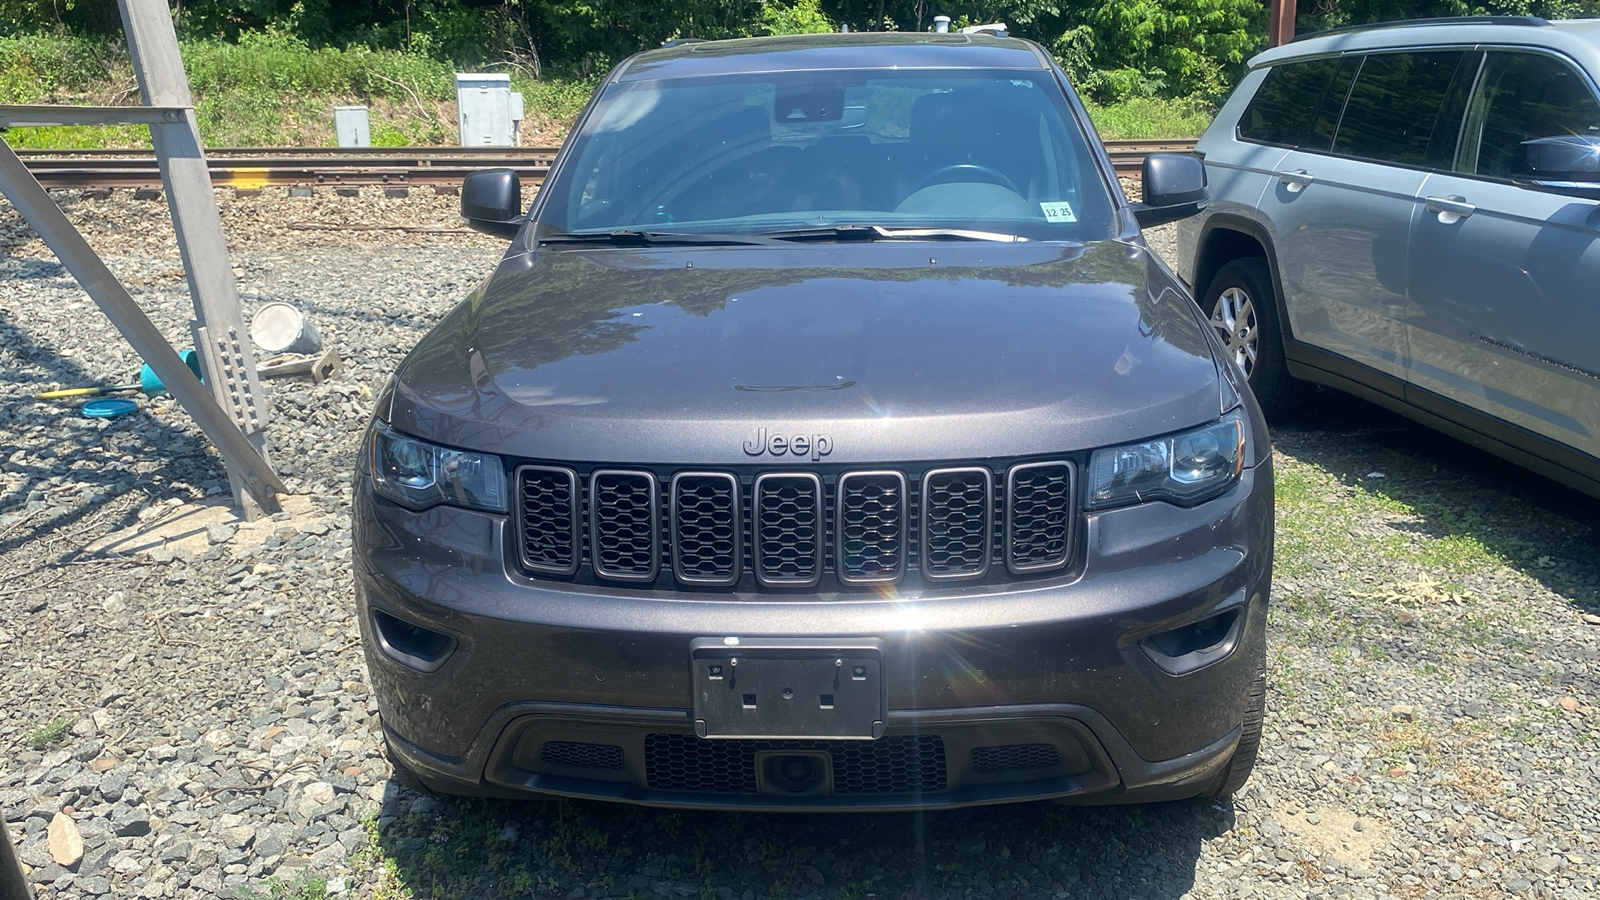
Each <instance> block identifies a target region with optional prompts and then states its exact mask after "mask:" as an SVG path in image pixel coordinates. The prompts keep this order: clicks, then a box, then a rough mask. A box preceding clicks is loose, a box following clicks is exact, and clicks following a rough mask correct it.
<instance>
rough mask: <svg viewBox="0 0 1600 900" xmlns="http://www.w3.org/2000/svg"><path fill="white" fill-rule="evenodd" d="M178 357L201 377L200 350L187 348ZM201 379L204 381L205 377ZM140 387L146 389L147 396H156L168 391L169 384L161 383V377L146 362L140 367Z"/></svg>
mask: <svg viewBox="0 0 1600 900" xmlns="http://www.w3.org/2000/svg"><path fill="white" fill-rule="evenodd" d="M178 357H179V358H180V359H182V360H183V364H184V365H186V366H188V367H189V371H191V372H193V373H194V377H196V378H200V354H199V353H198V352H196V351H194V350H185V351H183V352H181V353H179V354H178ZM201 380H202V381H204V379H201ZM139 388H140V389H141V390H143V391H144V395H145V396H146V397H154V396H155V395H157V394H160V393H163V392H164V391H166V389H167V386H166V385H164V384H162V383H161V379H160V378H159V377H157V375H156V373H155V370H154V369H152V368H150V365H149V364H148V363H146V364H145V365H142V366H140V367H139Z"/></svg>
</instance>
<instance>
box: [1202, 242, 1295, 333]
mask: <svg viewBox="0 0 1600 900" xmlns="http://www.w3.org/2000/svg"><path fill="white" fill-rule="evenodd" d="M1195 246H1196V247H1197V248H1198V249H1197V250H1196V251H1195V264H1194V289H1195V298H1196V300H1202V299H1203V298H1204V296H1205V294H1206V291H1207V289H1209V288H1210V287H1211V279H1212V278H1215V277H1216V274H1217V272H1218V271H1219V270H1220V269H1221V268H1222V267H1223V266H1225V265H1227V264H1228V263H1230V262H1232V261H1234V260H1236V259H1249V258H1252V257H1254V258H1259V259H1262V260H1264V261H1265V262H1266V264H1267V273H1268V275H1269V276H1270V277H1271V278H1272V294H1273V298H1272V300H1273V306H1274V307H1275V308H1276V311H1277V313H1278V330H1279V337H1280V338H1281V339H1282V341H1283V346H1284V351H1285V352H1286V353H1287V351H1288V349H1289V347H1290V346H1291V345H1292V343H1293V333H1292V332H1291V331H1290V327H1289V310H1288V308H1287V306H1286V305H1285V303H1284V297H1283V279H1282V278H1281V277H1280V276H1279V274H1278V253H1277V250H1276V249H1275V248H1274V247H1273V243H1272V236H1271V235H1270V234H1268V233H1267V230H1266V228H1264V227H1262V225H1261V223H1259V222H1255V221H1252V220H1250V219H1246V218H1243V217H1242V216H1233V215H1227V214H1223V215H1217V216H1212V217H1211V218H1209V219H1207V220H1206V223H1205V225H1204V226H1203V227H1202V228H1201V230H1200V238H1199V240H1197V241H1196V242H1195ZM1206 312H1207V314H1208V315H1209V313H1210V311H1209V310H1207V311H1206Z"/></svg>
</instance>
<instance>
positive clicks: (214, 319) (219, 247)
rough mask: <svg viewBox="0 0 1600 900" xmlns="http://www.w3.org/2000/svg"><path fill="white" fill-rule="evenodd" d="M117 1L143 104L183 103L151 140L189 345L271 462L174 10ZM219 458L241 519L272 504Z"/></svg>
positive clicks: (158, 1)
mask: <svg viewBox="0 0 1600 900" xmlns="http://www.w3.org/2000/svg"><path fill="white" fill-rule="evenodd" d="M117 5H118V6H119V7H120V8H121V10H122V25H123V29H124V30H125V31H126V32H127V35H128V54H129V55H130V56H131V57H132V58H133V71H134V75H135V76H136V77H137V78H138V80H139V92H140V94H142V95H143V99H144V104H145V105H146V106H157V107H169V108H177V109H181V110H182V114H181V115H180V116H176V117H173V120H172V121H163V122H154V123H151V125H150V140H151V142H152V143H153V144H154V146H155V151H156V159H157V160H158V161H159V162H160V165H161V180H162V182H163V183H164V186H165V188H166V194H167V207H168V209H169V210H170V211H171V213H172V225H173V230H174V231H175V232H176V234H177V238H178V251H179V253H180V254H181V255H182V256H183V269H184V272H185V273H186V274H187V275H188V278H189V294H190V296H191V297H192V298H193V301H194V311H195V325H194V345H195V347H196V349H198V350H199V352H200V359H201V368H202V369H203V370H204V371H205V373H206V381H207V382H208V383H209V384H210V386H211V393H212V395H213V396H214V397H215V398H216V400H217V402H218V403H219V404H221V406H222V408H223V409H225V410H229V411H230V412H232V413H233V417H234V419H235V421H236V422H237V423H238V426H239V430H240V431H242V432H243V433H244V436H245V439H246V440H248V441H249V442H250V446H251V447H252V448H254V450H255V452H256V454H257V455H259V456H260V457H261V458H262V459H264V460H268V461H269V464H270V457H269V456H268V454H267V434H266V427H267V419H268V413H267V407H266V404H265V402H263V400H262V394H261V382H260V379H259V377H258V376H257V374H256V360H255V354H254V353H253V352H251V349H250V337H249V332H248V330H247V329H246V328H245V323H244V312H243V311H242V310H241V309H240V306H239V293H238V288H237V286H236V285H235V283H234V280H233V267H232V265H231V264H230V263H229V262H228V242H227V239H226V238H225V237H224V236H223V231H222V216H221V215H220V214H219V213H218V212H217V199H216V196H215V195H214V194H212V192H211V172H210V170H209V169H208V168H207V167H206V156H205V151H204V150H203V149H202V148H201V146H200V129H199V127H198V126H197V125H196V123H195V117H194V99H193V97H192V96H191V95H190V93H189V79H188V77H187V76H186V75H185V74H184V72H183V57H182V56H181V55H180V54H179V52H178V35H177V32H176V31H174V30H173V26H172V13H171V11H169V10H168V9H167V3H166V0H117ZM223 459H224V460H225V461H226V463H227V469H228V481H229V482H230V484H231V485H232V487H233V496H234V499H235V500H236V501H237V502H238V503H239V505H240V507H241V508H242V510H243V512H244V515H245V518H246V519H253V518H255V516H256V513H257V512H258V511H259V510H258V509H257V507H256V505H255V504H257V503H259V505H260V510H265V511H266V512H276V511H277V501H276V498H275V497H272V496H270V494H269V495H268V497H267V498H266V499H262V497H261V496H259V495H253V494H252V492H251V491H249V490H248V488H247V485H246V483H245V480H246V476H245V472H244V471H243V470H241V469H240V467H239V465H238V464H237V461H236V460H233V459H230V458H229V457H228V456H227V455H224V457H223Z"/></svg>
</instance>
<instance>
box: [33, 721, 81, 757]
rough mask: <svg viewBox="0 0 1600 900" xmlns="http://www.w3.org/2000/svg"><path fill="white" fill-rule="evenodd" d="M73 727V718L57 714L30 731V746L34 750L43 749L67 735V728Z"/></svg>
mask: <svg viewBox="0 0 1600 900" xmlns="http://www.w3.org/2000/svg"><path fill="white" fill-rule="evenodd" d="M71 727H72V720H71V719H63V718H61V717H60V716H57V717H56V718H54V719H51V720H50V721H49V722H46V723H45V724H43V725H40V726H39V727H38V728H35V729H34V730H33V731H31V732H29V733H28V746H29V747H30V748H32V749H34V750H43V749H44V748H46V747H49V746H50V745H51V744H54V743H55V742H57V741H59V740H61V739H62V738H63V737H66V734H67V729H69V728H71Z"/></svg>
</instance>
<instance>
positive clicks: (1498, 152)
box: [1456, 52, 1600, 178]
mask: <svg viewBox="0 0 1600 900" xmlns="http://www.w3.org/2000/svg"><path fill="white" fill-rule="evenodd" d="M1563 135H1581V136H1589V137H1595V136H1600V103H1597V102H1596V100H1595V96H1594V92H1593V91H1592V90H1591V89H1590V87H1589V85H1588V83H1587V82H1586V81H1585V80H1584V78H1583V76H1581V75H1579V74H1578V72H1577V71H1576V70H1574V69H1573V68H1572V67H1571V66H1569V65H1567V64H1566V63H1564V62H1562V61H1560V60H1558V59H1555V58H1553V57H1550V56H1545V55H1544V54H1539V53H1512V52H1493V53H1490V54H1488V57H1487V58H1486V59H1485V61H1484V66H1483V74H1482V75H1481V76H1480V77H1479V79H1478V89H1477V90H1476V91H1475V92H1474V93H1473V96H1472V103H1471V106H1470V107H1469V109H1468V113H1467V124H1466V136H1465V139H1464V140H1463V141H1462V142H1461V152H1460V155H1459V156H1458V158H1457V160H1456V171H1458V172H1464V173H1467V174H1469V175H1485V176H1488V177H1491V178H1513V177H1516V176H1519V175H1525V174H1528V172H1527V166H1526V159H1527V153H1526V151H1525V149H1524V147H1523V142H1524V141H1530V140H1536V139H1538V138H1547V137H1559V136H1563Z"/></svg>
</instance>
